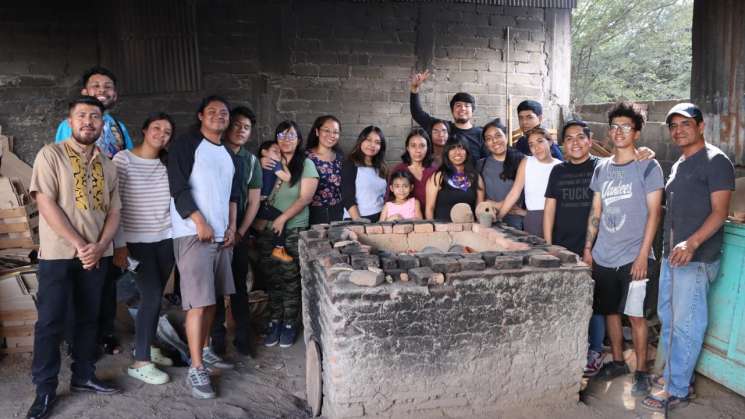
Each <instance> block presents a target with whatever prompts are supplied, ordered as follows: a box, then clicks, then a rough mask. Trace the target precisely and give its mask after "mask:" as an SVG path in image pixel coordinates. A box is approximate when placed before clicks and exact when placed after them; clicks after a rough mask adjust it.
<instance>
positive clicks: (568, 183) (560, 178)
mask: <svg viewBox="0 0 745 419" xmlns="http://www.w3.org/2000/svg"><path fill="white" fill-rule="evenodd" d="M591 134H592V133H591V132H590V128H589V127H588V125H587V123H586V122H585V121H582V120H579V119H574V120H569V121H567V122H566V123H565V124H564V127H563V129H562V130H561V137H562V138H563V141H564V153H566V158H567V160H566V161H565V162H563V163H561V164H558V165H556V166H554V168H553V169H552V170H551V175H550V177H549V179H548V187H547V188H546V203H545V207H544V212H543V237H544V238H545V240H546V242H547V243H548V244H558V245H560V246H564V247H566V248H567V249H569V250H571V251H572V252H574V253H576V254H578V255H581V254H582V252H583V249H584V245H585V232H586V231H587V229H586V228H587V219H588V217H589V215H590V208H591V206H592V197H593V193H592V190H591V189H590V180H591V179H592V174H593V172H594V171H595V166H597V164H598V162H599V161H600V159H599V158H597V157H595V156H591V155H590V148H591V147H592V139H591ZM604 338H605V317H603V316H602V315H601V314H593V315H592V318H590V331H589V336H588V339H589V341H590V347H589V349H588V351H587V365H586V366H585V372H584V374H585V376H586V377H592V376H594V375H595V374H597V372H598V371H599V370H600V367H601V365H602V360H603V339H604Z"/></svg>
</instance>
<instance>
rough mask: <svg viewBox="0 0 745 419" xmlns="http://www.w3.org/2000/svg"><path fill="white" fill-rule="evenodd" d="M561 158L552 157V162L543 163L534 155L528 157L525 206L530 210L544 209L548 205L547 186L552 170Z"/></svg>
mask: <svg viewBox="0 0 745 419" xmlns="http://www.w3.org/2000/svg"><path fill="white" fill-rule="evenodd" d="M559 163H561V160H557V159H554V158H552V159H551V163H541V162H540V161H538V159H537V158H535V157H533V156H528V157H527V163H526V166H525V208H526V209H527V210H528V211H543V208H544V207H545V205H546V187H547V186H548V178H549V176H550V175H551V170H552V169H553V168H554V166H556V165H557V164H559Z"/></svg>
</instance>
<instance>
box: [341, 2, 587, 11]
mask: <svg viewBox="0 0 745 419" xmlns="http://www.w3.org/2000/svg"><path fill="white" fill-rule="evenodd" d="M347 1H352V2H354V3H372V2H375V3H379V2H380V0H347ZM391 1H392V2H395V3H466V4H484V5H488V6H509V7H540V8H551V9H573V8H575V7H577V0H391Z"/></svg>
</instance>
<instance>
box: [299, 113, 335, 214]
mask: <svg viewBox="0 0 745 419" xmlns="http://www.w3.org/2000/svg"><path fill="white" fill-rule="evenodd" d="M339 127H340V123H339V120H338V119H336V117H335V116H333V115H324V116H319V117H318V118H316V121H315V122H313V127H312V128H311V129H310V133H309V134H308V151H307V157H308V158H309V159H310V160H311V161H312V162H313V163H314V164H315V165H316V170H317V171H318V176H319V177H318V188H317V189H316V193H315V195H313V202H311V204H310V224H320V223H330V222H332V221H339V220H341V219H342V217H343V216H344V207H343V206H342V203H341V158H340V156H341V155H342V153H341V149H340V148H339V134H340V128H339Z"/></svg>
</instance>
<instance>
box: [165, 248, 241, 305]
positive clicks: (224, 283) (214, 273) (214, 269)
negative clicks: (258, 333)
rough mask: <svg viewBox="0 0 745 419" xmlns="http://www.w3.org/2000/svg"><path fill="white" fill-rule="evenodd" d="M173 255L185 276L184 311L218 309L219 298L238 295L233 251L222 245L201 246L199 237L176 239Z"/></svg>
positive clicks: (182, 299)
mask: <svg viewBox="0 0 745 419" xmlns="http://www.w3.org/2000/svg"><path fill="white" fill-rule="evenodd" d="M173 253H174V255H175V256H176V266H177V267H178V271H179V274H180V275H181V306H182V307H183V309H184V310H189V309H191V308H199V307H207V306H211V305H214V304H215V302H216V301H217V299H216V296H223V295H229V294H234V293H235V284H234V283H233V270H232V268H231V261H232V259H233V248H232V247H231V248H228V249H223V248H222V243H210V242H200V241H199V239H197V236H185V237H178V238H175V239H173Z"/></svg>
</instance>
